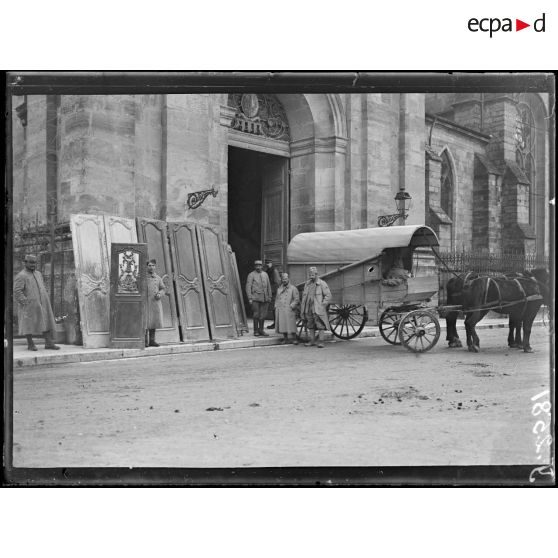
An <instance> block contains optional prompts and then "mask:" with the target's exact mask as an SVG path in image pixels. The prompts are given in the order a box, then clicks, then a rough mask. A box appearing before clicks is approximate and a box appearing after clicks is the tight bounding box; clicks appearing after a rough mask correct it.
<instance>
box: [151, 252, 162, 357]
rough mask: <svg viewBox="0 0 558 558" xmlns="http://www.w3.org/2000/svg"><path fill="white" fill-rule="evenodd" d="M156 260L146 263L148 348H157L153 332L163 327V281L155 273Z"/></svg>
mask: <svg viewBox="0 0 558 558" xmlns="http://www.w3.org/2000/svg"><path fill="white" fill-rule="evenodd" d="M156 265H157V260H153V259H152V260H149V261H148V262H147V333H148V336H149V339H148V340H147V346H148V347H158V346H159V343H157V342H156V341H155V330H156V329H160V328H162V327H163V304H162V302H161V297H162V296H163V295H164V294H166V288H165V284H164V283H163V280H162V279H161V278H160V277H159V276H158V275H157V274H156V273H155V266H156Z"/></svg>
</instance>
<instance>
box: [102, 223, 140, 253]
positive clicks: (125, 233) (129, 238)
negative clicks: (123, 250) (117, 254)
mask: <svg viewBox="0 0 558 558" xmlns="http://www.w3.org/2000/svg"><path fill="white" fill-rule="evenodd" d="M103 219H104V221H105V238H106V242H107V255H108V256H109V257H110V255H111V245H112V243H113V242H119V243H122V244H126V243H128V244H136V243H137V241H138V235H137V232H136V222H135V221H134V219H126V218H125V217H115V216H113V215H105V216H104V217H103Z"/></svg>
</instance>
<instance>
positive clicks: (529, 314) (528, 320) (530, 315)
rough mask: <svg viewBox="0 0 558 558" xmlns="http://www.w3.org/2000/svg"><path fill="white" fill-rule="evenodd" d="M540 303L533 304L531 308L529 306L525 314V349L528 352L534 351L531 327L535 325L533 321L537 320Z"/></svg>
mask: <svg viewBox="0 0 558 558" xmlns="http://www.w3.org/2000/svg"><path fill="white" fill-rule="evenodd" d="M539 307H540V304H538V305H533V306H532V307H530V308H527V310H526V311H525V313H524V314H523V351H524V352H526V353H532V352H533V348H532V347H531V344H530V341H531V328H532V327H533V322H534V321H535V317H536V315H537V312H538V311H539Z"/></svg>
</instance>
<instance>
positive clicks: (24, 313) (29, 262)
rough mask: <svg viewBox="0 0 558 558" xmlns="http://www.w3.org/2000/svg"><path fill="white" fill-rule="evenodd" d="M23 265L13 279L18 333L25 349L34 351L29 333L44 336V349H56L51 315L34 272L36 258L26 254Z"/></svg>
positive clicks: (40, 278) (34, 347)
mask: <svg viewBox="0 0 558 558" xmlns="http://www.w3.org/2000/svg"><path fill="white" fill-rule="evenodd" d="M23 263H24V265H25V268H24V269H22V270H21V271H20V272H19V273H18V274H17V276H16V278H15V279H14V298H15V299H16V302H17V305H18V308H17V321H18V328H19V335H25V337H26V338H27V348H28V349H29V350H30V351H36V350H37V347H36V345H35V343H33V335H42V336H43V337H44V338H45V349H52V350H55V351H56V350H58V349H60V347H58V346H57V345H55V344H54V342H53V340H52V335H53V333H54V331H55V329H56V326H55V322H54V314H53V313H52V307H51V305H50V300H49V298H48V294H47V291H46V289H45V284H44V282H43V276H42V275H41V273H40V272H39V271H36V269H35V268H36V267H37V258H36V257H35V256H33V255H31V254H27V255H26V256H25V258H24V260H23Z"/></svg>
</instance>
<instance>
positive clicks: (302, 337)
mask: <svg viewBox="0 0 558 558" xmlns="http://www.w3.org/2000/svg"><path fill="white" fill-rule="evenodd" d="M296 337H297V339H298V340H299V341H302V342H303V343H306V342H307V341H308V329H307V327H306V324H305V323H304V320H303V319H302V318H298V319H297V320H296Z"/></svg>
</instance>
